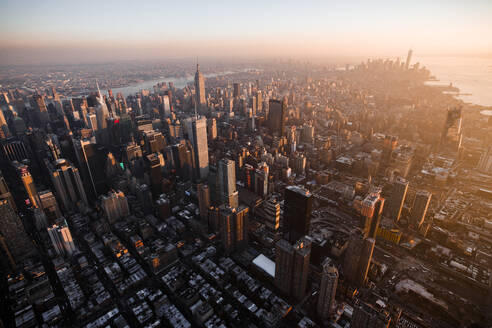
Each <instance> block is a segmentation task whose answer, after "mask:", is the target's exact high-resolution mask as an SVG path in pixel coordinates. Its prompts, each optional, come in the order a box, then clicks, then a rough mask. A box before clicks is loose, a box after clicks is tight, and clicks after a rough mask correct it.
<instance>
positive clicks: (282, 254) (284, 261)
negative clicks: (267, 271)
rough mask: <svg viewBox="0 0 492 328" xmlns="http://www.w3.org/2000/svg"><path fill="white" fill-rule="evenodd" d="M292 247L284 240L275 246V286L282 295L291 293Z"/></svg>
mask: <svg viewBox="0 0 492 328" xmlns="http://www.w3.org/2000/svg"><path fill="white" fill-rule="evenodd" d="M293 268H294V247H292V244H290V243H289V242H288V241H287V240H285V239H280V240H279V241H277V243H276V244H275V286H276V287H277V288H278V289H279V290H280V291H281V292H282V293H283V294H284V295H289V294H290V291H291V287H292V286H291V282H292V270H293Z"/></svg>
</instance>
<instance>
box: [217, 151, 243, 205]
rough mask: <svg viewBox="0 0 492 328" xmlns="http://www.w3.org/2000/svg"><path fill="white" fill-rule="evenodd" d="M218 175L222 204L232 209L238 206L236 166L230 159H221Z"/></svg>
mask: <svg viewBox="0 0 492 328" xmlns="http://www.w3.org/2000/svg"><path fill="white" fill-rule="evenodd" d="M218 174H219V195H220V196H219V197H220V201H221V203H222V204H226V205H228V206H230V207H232V208H236V207H238V205H239V199H238V192H237V189H236V164H235V162H234V161H233V160H230V159H226V158H224V159H221V160H220V161H219V167H218Z"/></svg>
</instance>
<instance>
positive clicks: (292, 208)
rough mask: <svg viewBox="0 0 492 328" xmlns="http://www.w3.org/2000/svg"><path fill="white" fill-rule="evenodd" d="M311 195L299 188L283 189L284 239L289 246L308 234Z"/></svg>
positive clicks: (311, 202)
mask: <svg viewBox="0 0 492 328" xmlns="http://www.w3.org/2000/svg"><path fill="white" fill-rule="evenodd" d="M312 206H313V195H312V194H311V193H310V192H309V191H308V190H306V189H303V188H302V187H299V186H288V187H287V188H286V189H285V206H284V238H285V239H286V240H288V241H289V242H290V243H291V244H294V243H296V242H297V241H298V240H299V239H300V238H301V237H302V236H305V235H308V234H309V226H310V223H311V210H312Z"/></svg>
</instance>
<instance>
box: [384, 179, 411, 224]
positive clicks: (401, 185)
mask: <svg viewBox="0 0 492 328" xmlns="http://www.w3.org/2000/svg"><path fill="white" fill-rule="evenodd" d="M407 190H408V181H407V180H405V179H403V178H401V177H397V178H396V180H395V181H394V182H393V186H392V188H391V195H390V197H389V199H388V201H387V204H386V206H385V211H384V213H385V216H387V217H389V218H390V219H392V220H395V222H398V221H399V220H400V216H401V210H402V209H403V204H404V203H405V198H406V196H407Z"/></svg>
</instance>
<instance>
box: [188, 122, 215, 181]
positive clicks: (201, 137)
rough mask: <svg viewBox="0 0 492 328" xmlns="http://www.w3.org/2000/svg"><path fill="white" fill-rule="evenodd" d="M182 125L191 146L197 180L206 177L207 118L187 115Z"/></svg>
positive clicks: (207, 168) (207, 166)
mask: <svg viewBox="0 0 492 328" xmlns="http://www.w3.org/2000/svg"><path fill="white" fill-rule="evenodd" d="M184 126H185V132H186V134H187V137H188V140H189V141H190V142H191V145H192V146H193V153H194V156H195V163H194V164H195V171H196V176H197V180H204V179H206V178H207V176H208V170H209V165H208V143H207V119H206V118H205V117H202V118H197V117H189V118H187V119H185V120H184Z"/></svg>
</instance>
